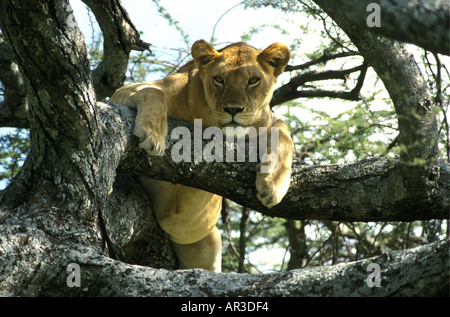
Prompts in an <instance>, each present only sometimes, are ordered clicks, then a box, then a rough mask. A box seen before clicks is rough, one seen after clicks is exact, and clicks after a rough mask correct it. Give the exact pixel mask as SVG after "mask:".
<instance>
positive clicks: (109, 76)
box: [83, 0, 150, 100]
mask: <svg viewBox="0 0 450 317" xmlns="http://www.w3.org/2000/svg"><path fill="white" fill-rule="evenodd" d="M83 2H84V3H86V5H87V6H89V8H90V9H91V10H92V12H93V13H94V15H95V18H96V20H97V22H98V24H99V26H100V29H101V30H102V33H103V39H104V43H103V58H102V61H101V62H100V64H99V65H98V66H97V68H96V69H94V71H93V73H92V78H93V83H94V87H95V93H96V95H97V100H102V99H104V98H105V97H109V96H111V95H112V94H113V93H114V91H116V89H118V88H120V87H121V86H122V85H123V81H124V79H125V73H126V71H127V67H128V59H129V56H130V52H131V50H138V51H144V50H149V46H150V44H148V43H146V42H144V41H142V40H141V39H140V35H139V32H138V31H137V29H136V27H135V26H134V25H133V23H132V22H131V20H130V18H129V16H128V14H127V12H126V11H125V9H124V8H123V7H122V4H121V3H120V1H117V0H83Z"/></svg>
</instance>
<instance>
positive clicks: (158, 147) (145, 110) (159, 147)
mask: <svg viewBox="0 0 450 317" xmlns="http://www.w3.org/2000/svg"><path fill="white" fill-rule="evenodd" d="M111 101H114V102H118V103H122V104H126V105H130V106H135V107H136V108H137V115H136V119H135V122H134V129H133V134H134V135H135V136H137V137H138V138H139V141H140V142H139V147H140V148H142V149H143V150H145V151H146V152H147V153H149V154H150V155H163V154H164V150H165V148H166V135H167V105H166V103H165V98H164V93H163V92H162V91H161V90H160V89H159V88H158V87H155V86H152V85H151V84H131V85H128V86H124V87H122V88H120V89H118V90H117V91H116V92H115V93H114V95H113V96H112V97H111Z"/></svg>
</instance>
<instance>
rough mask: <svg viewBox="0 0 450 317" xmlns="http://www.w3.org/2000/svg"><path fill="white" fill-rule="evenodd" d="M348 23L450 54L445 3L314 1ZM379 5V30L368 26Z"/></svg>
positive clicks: (437, 0)
mask: <svg viewBox="0 0 450 317" xmlns="http://www.w3.org/2000/svg"><path fill="white" fill-rule="evenodd" d="M314 1H315V2H316V3H317V4H318V5H319V6H321V7H322V9H323V8H326V10H325V11H327V13H331V12H332V13H333V16H338V17H340V18H341V19H343V20H345V21H347V22H349V23H350V24H351V25H352V28H353V29H354V30H364V31H370V32H373V33H375V34H378V35H383V36H386V37H388V38H392V39H395V40H398V41H402V42H407V43H412V44H416V45H418V46H420V47H423V48H425V49H427V50H430V51H432V52H435V53H441V54H445V55H450V41H449V38H448V34H449V31H450V15H449V12H450V5H449V3H448V1H447V0H433V1H427V0H419V1H402V0H378V1H373V0H358V1H353V0H336V1H334V0H333V1H328V0H317V1H316V0H314ZM373 3H375V4H378V5H379V9H380V11H379V13H380V14H379V18H380V27H370V26H369V25H368V24H367V18H368V16H369V15H370V14H371V13H372V12H374V11H373V10H374V9H368V5H369V4H373Z"/></svg>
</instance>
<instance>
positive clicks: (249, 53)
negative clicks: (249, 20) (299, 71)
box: [192, 41, 290, 128]
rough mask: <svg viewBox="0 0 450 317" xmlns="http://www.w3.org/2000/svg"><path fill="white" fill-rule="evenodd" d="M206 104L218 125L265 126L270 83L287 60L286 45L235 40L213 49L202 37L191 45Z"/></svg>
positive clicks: (271, 83) (272, 84) (272, 83)
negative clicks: (260, 48) (259, 45)
mask: <svg viewBox="0 0 450 317" xmlns="http://www.w3.org/2000/svg"><path fill="white" fill-rule="evenodd" d="M192 56H193V58H194V61H195V62H196V64H197V67H198V69H199V72H200V76H201V79H202V82H203V87H204V93H205V99H206V101H207V104H208V107H210V108H211V110H213V111H215V113H216V115H217V121H218V125H219V127H220V128H226V127H237V126H241V127H248V126H265V125H266V124H267V122H268V121H269V120H270V118H268V116H270V109H269V102H270V100H271V98H272V92H273V86H274V84H275V82H276V80H277V77H278V75H279V74H281V73H282V72H283V69H284V66H286V64H287V62H288V60H289V56H290V53H289V49H288V48H287V47H286V46H285V45H283V44H278V43H276V44H272V45H271V46H269V47H268V48H266V49H265V50H264V51H262V52H260V51H258V50H257V49H255V48H253V47H251V46H249V45H247V44H244V43H236V44H232V45H230V46H227V47H225V48H224V49H222V50H220V51H216V50H215V49H214V48H213V47H212V46H210V45H209V44H208V43H206V42H204V41H197V42H195V43H194V45H193V47H192Z"/></svg>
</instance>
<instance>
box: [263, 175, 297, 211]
mask: <svg viewBox="0 0 450 317" xmlns="http://www.w3.org/2000/svg"><path fill="white" fill-rule="evenodd" d="M284 174H285V175H277V174H275V173H270V174H267V173H260V172H258V173H257V175H256V191H257V197H258V199H259V200H260V201H261V202H262V203H263V204H264V206H266V207H268V208H272V207H273V206H275V205H276V204H278V203H279V202H280V201H281V199H283V197H284V195H286V193H287V191H288V189H289V185H290V182H291V177H290V173H287V174H286V173H284Z"/></svg>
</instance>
